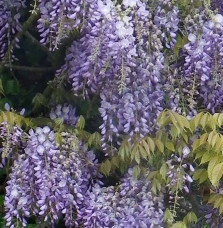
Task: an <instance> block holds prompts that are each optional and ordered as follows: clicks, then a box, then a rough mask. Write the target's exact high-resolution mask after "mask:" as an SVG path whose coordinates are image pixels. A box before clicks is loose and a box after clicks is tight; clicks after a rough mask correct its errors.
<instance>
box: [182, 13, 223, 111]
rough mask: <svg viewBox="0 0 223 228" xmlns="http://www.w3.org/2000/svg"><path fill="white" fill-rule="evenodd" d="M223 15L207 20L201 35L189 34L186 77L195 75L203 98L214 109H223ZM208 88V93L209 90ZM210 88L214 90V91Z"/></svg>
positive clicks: (205, 103) (204, 102)
mask: <svg viewBox="0 0 223 228" xmlns="http://www.w3.org/2000/svg"><path fill="white" fill-rule="evenodd" d="M222 25H223V16H222V15H220V14H217V15H215V16H213V18H212V20H210V21H208V22H206V23H204V25H203V31H202V34H201V36H200V37H199V36H198V35H196V34H192V33H191V34H189V36H188V39H189V43H188V44H186V45H185V49H186V51H187V56H186V59H185V61H186V62H185V65H184V67H185V76H186V77H191V78H194V77H196V81H197V82H198V83H199V84H200V89H199V92H200V97H201V98H202V100H203V104H204V106H205V107H206V108H207V109H209V110H211V111H212V112H214V111H216V110H221V106H222V98H223V97H222V91H221V90H222V87H221V85H222V79H221V72H222V61H223V59H222V56H223V52H222V50H223V49H222V47H223V29H222ZM207 89H208V92H207ZM210 91H212V92H211V93H210Z"/></svg>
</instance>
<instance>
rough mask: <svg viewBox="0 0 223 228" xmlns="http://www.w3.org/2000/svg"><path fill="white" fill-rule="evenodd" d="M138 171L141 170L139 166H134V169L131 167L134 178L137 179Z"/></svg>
mask: <svg viewBox="0 0 223 228" xmlns="http://www.w3.org/2000/svg"><path fill="white" fill-rule="evenodd" d="M140 172H141V169H140V167H139V166H138V165H137V166H135V167H134V169H133V177H134V178H135V179H137V178H138V177H139V175H140Z"/></svg>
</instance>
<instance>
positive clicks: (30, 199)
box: [5, 127, 98, 227]
mask: <svg viewBox="0 0 223 228" xmlns="http://www.w3.org/2000/svg"><path fill="white" fill-rule="evenodd" d="M62 137H63V141H62V146H61V147H59V146H58V145H56V143H55V136H54V132H53V131H51V130H50V128H49V127H44V128H37V129H36V130H35V131H33V130H30V132H29V140H28V144H27V147H26V148H25V154H24V155H21V156H20V157H19V159H18V160H17V161H15V163H14V166H13V167H12V172H11V174H10V179H9V181H8V182H7V187H6V197H5V211H6V216H5V218H6V220H7V226H10V227H14V224H16V223H17V222H22V223H23V225H24V226H25V224H26V223H27V222H26V218H27V217H29V216H31V215H36V216H37V217H38V218H39V222H40V223H41V224H45V225H50V226H52V227H54V225H55V224H56V222H57V221H58V219H59V218H60V217H61V216H63V217H64V220H65V224H66V226H67V227H75V226H77V225H78V224H79V221H81V220H82V216H81V207H82V206H83V203H84V196H85V193H86V192H87V190H89V189H90V187H91V185H92V184H93V183H94V178H96V176H97V173H98V171H97V164H96V163H95V162H96V161H95V157H94V155H93V154H92V152H87V150H86V148H85V147H84V145H82V144H80V142H79V141H78V140H77V138H76V137H75V136H71V135H70V134H68V133H63V134H62Z"/></svg>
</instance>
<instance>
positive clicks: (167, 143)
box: [165, 141, 175, 152]
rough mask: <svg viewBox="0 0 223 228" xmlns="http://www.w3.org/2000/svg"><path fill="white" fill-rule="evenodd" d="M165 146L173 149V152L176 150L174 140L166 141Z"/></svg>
mask: <svg viewBox="0 0 223 228" xmlns="http://www.w3.org/2000/svg"><path fill="white" fill-rule="evenodd" d="M165 146H166V148H167V149H168V150H170V151H173V152H174V151H175V148H174V144H173V142H171V141H166V142H165Z"/></svg>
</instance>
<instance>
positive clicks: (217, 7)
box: [211, 0, 223, 14]
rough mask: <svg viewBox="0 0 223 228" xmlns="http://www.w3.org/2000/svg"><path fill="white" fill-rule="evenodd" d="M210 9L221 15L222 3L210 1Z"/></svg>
mask: <svg viewBox="0 0 223 228" xmlns="http://www.w3.org/2000/svg"><path fill="white" fill-rule="evenodd" d="M211 9H212V10H217V11H218V12H219V13H220V14H223V2H222V1H221V0H211Z"/></svg>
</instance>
